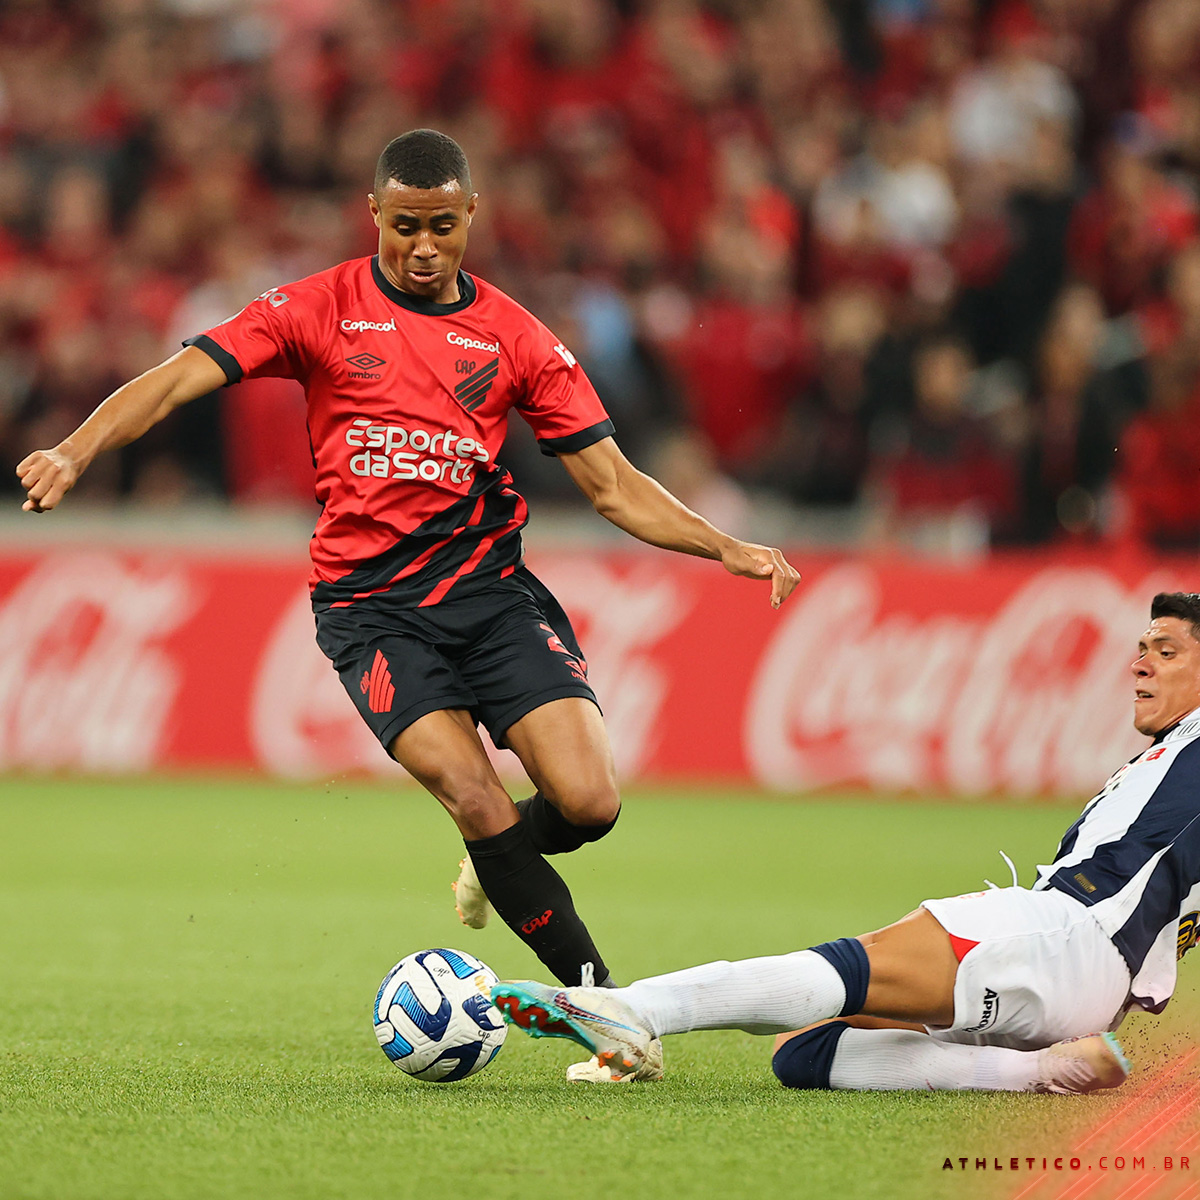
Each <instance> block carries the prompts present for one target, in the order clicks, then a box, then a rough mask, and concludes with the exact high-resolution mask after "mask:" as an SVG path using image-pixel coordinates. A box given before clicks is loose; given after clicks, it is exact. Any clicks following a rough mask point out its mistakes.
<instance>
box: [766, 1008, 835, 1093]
mask: <svg viewBox="0 0 1200 1200" xmlns="http://www.w3.org/2000/svg"><path fill="white" fill-rule="evenodd" d="M849 1028H850V1026H849V1025H847V1024H846V1022H845V1021H829V1022H826V1023H825V1024H824V1025H816V1026H814V1027H813V1028H812V1029H809V1030H806V1031H805V1032H804V1033H798V1034H797V1035H796V1036H795V1037H793V1038H788V1040H787V1041H786V1042H784V1043H783V1045H782V1046H780V1047H779V1049H778V1050H776V1051H775V1053H774V1055H773V1056H772V1058H771V1070H773V1071H774V1072H775V1078H776V1079H778V1080H779V1082H780V1083H782V1084H783V1086H784V1087H788V1088H828V1087H829V1072H830V1071H831V1070H832V1069H833V1056H834V1053H835V1051H836V1050H837V1044H838V1042H839V1041H840V1040H841V1036H842V1034H843V1033H845V1032H846V1030H847V1029H849Z"/></svg>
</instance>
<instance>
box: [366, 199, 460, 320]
mask: <svg viewBox="0 0 1200 1200" xmlns="http://www.w3.org/2000/svg"><path fill="white" fill-rule="evenodd" d="M477 200H478V196H477V195H476V194H475V193H474V192H472V193H471V195H469V196H467V195H464V194H463V190H462V185H461V184H460V183H459V182H458V181H457V180H452V181H451V182H450V183H445V184H443V185H442V186H441V187H438V188H412V187H405V186H404V184H402V183H397V182H396V181H395V180H394V179H392V180H389V181H388V185H387V187H385V188H384V189H383V190H382V193H381V194H380V195H376V194H375V193H372V194H371V195H369V196H368V197H367V202H368V204H369V205H370V208H371V216H372V217H373V218H374V220H375V224H376V226H377V227H378V229H379V265H380V266H381V267H382V268H383V273H384V275H386V276H387V278H388V279H389V280H391V282H392V283H394V284H395V285H396V286H397V287H398V288H399V289H400V290H401V291H402V292H410V293H412V295H414V296H420V297H421V298H422V299H423V300H432V301H434V302H435V303H438V304H452V303H454V302H455V301H456V300H458V299H459V298H460V297H459V294H458V265H459V263H461V262H462V257H463V253H464V251H465V250H466V248H467V229H468V228H469V227H470V224H471V218H472V217H473V216H474V215H475V204H476V202H477Z"/></svg>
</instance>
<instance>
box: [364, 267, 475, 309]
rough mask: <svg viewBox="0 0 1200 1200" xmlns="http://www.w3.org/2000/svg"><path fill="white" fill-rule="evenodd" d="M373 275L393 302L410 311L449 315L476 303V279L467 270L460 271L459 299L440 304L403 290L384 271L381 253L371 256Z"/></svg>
mask: <svg viewBox="0 0 1200 1200" xmlns="http://www.w3.org/2000/svg"><path fill="white" fill-rule="evenodd" d="M371 277H372V278H373V279H374V280H375V286H376V287H377V288H378V289H379V290H380V291H381V292H382V293H383V294H384V295H385V296H386V297H387V298H388V299H389V300H390V301H391V302H392V303H393V304H398V305H400V307H401V308H407V309H408V311H409V312H415V313H421V314H422V315H424V316H426V317H448V316H450V314H451V313H456V312H462V310H463V309H464V308H467V307H469V306H470V305H472V304H474V303H475V280H473V279H472V278H471V277H470V275H468V274H467V273H466V271H459V273H458V299H457V300H455V301H454V303H453V304H438V303H436V302H435V301H433V300H426V299H424V298H423V297H421V296H413V295H411V294H410V293H409V292H402V291H401V290H400V289H399V288H398V287H397V286H396V285H395V284H394V283H392V281H391V280H390V279H388V277H387V276H386V275H385V274H384V273H383V268H382V267H380V265H379V255H378V254H373V255H372V256H371Z"/></svg>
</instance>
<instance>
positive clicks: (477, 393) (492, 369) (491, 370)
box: [454, 358, 500, 412]
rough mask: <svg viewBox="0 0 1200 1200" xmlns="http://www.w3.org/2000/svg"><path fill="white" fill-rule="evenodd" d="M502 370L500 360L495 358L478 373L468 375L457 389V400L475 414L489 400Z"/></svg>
mask: <svg viewBox="0 0 1200 1200" xmlns="http://www.w3.org/2000/svg"><path fill="white" fill-rule="evenodd" d="M499 370H500V360H499V359H498V358H493V359H492V361H491V362H489V363H484V365H483V366H482V367H480V368H479V370H478V371H475V372H474V373H473V374H471V375H468V376H467V377H466V379H464V380H463V381H462V383H460V384H459V385H458V386H457V387H456V388H455V389H454V396H455V399H456V400H457V401H458V402H459V404H461V405H462V406H463V408H465V409H466V410H467V412H474V411H475V410H476V409H477V408H478V407H479V406H480V405H481V404H482V403H483V402H484V400H486V399H487V394H488V392H489V391H491V387H492V384H493V383H494V382H495V379H496V375H497V373H498V372H499Z"/></svg>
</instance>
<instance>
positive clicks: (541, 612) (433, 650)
mask: <svg viewBox="0 0 1200 1200" xmlns="http://www.w3.org/2000/svg"><path fill="white" fill-rule="evenodd" d="M316 618H317V645H318V646H320V647H321V650H322V651H323V652H324V654H325V656H326V658H328V659H329V660H330V661H331V662H332V663H333V666H334V669H335V670H336V671H337V673H338V675H340V676H341V680H342V684H343V686H344V687H345V689H346V691H347V692H349V693H350V699H351V700H353V701H354V703H355V705H356V706H357V707H358V711H359V713H360V714H361V716H362V719H363V720H364V721H366V723H367V724H368V725H369V726H370V727H371V732H372V733H374V734H375V736H376V737H377V738H378V739H379V740H380V742H382V743H383V748H384V749H385V750H387V751H388V753H389V754H390V753H391V745H392V742H394V741H395V739H396V736H397V735H398V734H399V733H401V732H402V731H403V730H405V729H407V728H408V726H409V725H411V724H412V723H413V722H414V721H416V720H417V719H418V718H419V717H423V716H425V714H426V713H431V712H436V711H437V710H438V709H442V708H465V709H467V710H468V711H469V712H470V713H471V715H472V717H473V718H474V719H475V720H476V721H478V722H480V723H482V724H483V726H484V727H485V728H486V729H487V731H488V733H489V734H491V737H492V741H493V742H495V743H496V745H497V746H503V745H504V735H505V733H506V732H507V730H508V727H509V726H510V725H512V724H514V723H515V722H517V721H519V720H520V719H521V718H522V717H523V716H524V715H525V714H526V713H528V712H532V711H533V709H535V708H538V707H539V706H540V705H543V704H547V703H549V702H550V701H551V700H560V699H562V698H563V697H564V696H582V697H583V698H584V699H586V700H590V701H591V702H592V703H593V704H597V707H598V703H597V700H596V694H595V692H593V691H592V689H591V685H590V684H589V683H588V681H587V663H586V661H585V660H584V657H583V653H582V651H581V650H580V649H579V643H578V641H576V639H575V631H574V630H573V629H572V628H571V622H570V621H569V620H568V619H567V614H566V613H564V612H563V610H562V608H561V607H560V606H559V603H558V601H557V600H555V599H554V597H553V596H552V595H551V594H550V592H549V591H548V590H547V588H546V587H545V585H544V584H543V583H542V582H541V581H540V580H538V579H537V578H536V577H535V576H534V575H533V574H532V573H531V572H529V571H527V570H525V568H524V567H521V568H518V570H516V571H515V572H513V574H512V575H510V576H508V577H507V578H506V579H500V580H497V581H496V582H495V583H494V584H489V585H488V586H486V587H484V588H481V589H479V590H478V591H475V592H472V593H470V594H469V595H467V596H463V597H459V598H455V597H454V596H450V597H448V598H447V599H445V600H442V601H441V602H439V603H438V604H431V605H429V606H428V607H426V608H395V609H390V608H388V606H387V604H386V601H384V600H383V598H380V600H377V601H372V600H371V599H367V600H364V601H359V602H358V603H355V604H352V605H349V606H347V607H346V608H331V609H327V610H325V611H324V612H319V613H317V614H316Z"/></svg>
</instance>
